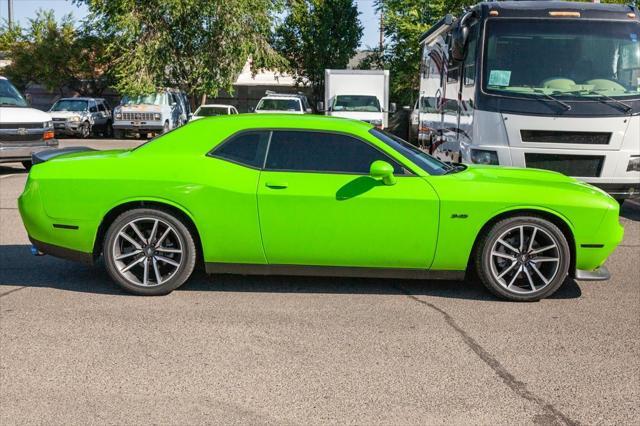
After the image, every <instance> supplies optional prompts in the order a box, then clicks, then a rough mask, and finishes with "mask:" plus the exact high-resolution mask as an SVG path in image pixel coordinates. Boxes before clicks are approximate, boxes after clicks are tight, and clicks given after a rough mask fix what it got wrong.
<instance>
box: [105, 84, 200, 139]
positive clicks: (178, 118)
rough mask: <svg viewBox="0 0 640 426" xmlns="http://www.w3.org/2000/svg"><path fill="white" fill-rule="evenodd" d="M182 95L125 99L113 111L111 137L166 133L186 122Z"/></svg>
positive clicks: (163, 93)
mask: <svg viewBox="0 0 640 426" xmlns="http://www.w3.org/2000/svg"><path fill="white" fill-rule="evenodd" d="M184 99H185V97H184V96H183V95H182V93H180V92H178V91H174V90H164V91H161V92H158V93H152V94H150V95H140V96H124V97H123V98H122V101H121V102H120V105H118V106H117V107H116V108H114V110H113V134H114V136H115V137H116V138H121V137H123V136H125V135H126V134H139V135H141V136H143V135H146V134H148V133H166V132H168V131H169V130H172V129H175V128H176V127H179V126H181V125H183V124H185V123H186V122H187V121H188V120H189V113H188V111H187V107H186V105H185V102H184Z"/></svg>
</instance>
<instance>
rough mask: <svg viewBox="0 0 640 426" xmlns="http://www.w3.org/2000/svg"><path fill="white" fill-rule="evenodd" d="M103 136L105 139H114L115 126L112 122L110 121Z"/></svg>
mask: <svg viewBox="0 0 640 426" xmlns="http://www.w3.org/2000/svg"><path fill="white" fill-rule="evenodd" d="M102 136H104V137H105V138H111V137H113V124H112V123H111V122H110V121H108V122H107V124H106V125H105V126H104V132H103V133H102Z"/></svg>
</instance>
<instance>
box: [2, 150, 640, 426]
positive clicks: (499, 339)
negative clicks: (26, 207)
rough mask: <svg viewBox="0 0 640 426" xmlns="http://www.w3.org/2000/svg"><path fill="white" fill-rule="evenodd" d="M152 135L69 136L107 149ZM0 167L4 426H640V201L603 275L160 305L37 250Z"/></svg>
mask: <svg viewBox="0 0 640 426" xmlns="http://www.w3.org/2000/svg"><path fill="white" fill-rule="evenodd" d="M137 143H140V141H135V140H130V141H111V140H95V141H78V140H63V141H62V143H61V145H62V146H78V145H87V146H92V147H97V148H102V149H107V148H121V147H127V146H133V145H135V144H137ZM26 177H27V174H26V173H25V172H24V171H23V170H22V169H21V167H20V165H19V164H2V165H0V424H2V425H11V424H36V423H37V424H48V425H50V424H61V425H62V424H65V425H69V424H98V423H99V424H122V425H125V424H126V425H130V424H141V423H154V424H180V425H186V424H189V425H196V424H205V423H216V424H219V423H223V424H240V423H241V424H247V423H251V424H394V425H396V424H444V423H447V424H510V425H511V424H612V425H613V424H616V425H619V424H638V423H639V421H640V205H639V204H637V203H625V206H624V208H623V210H622V218H621V222H622V223H623V225H624V227H625V239H624V241H623V243H622V244H621V245H620V247H618V249H617V250H616V251H615V253H614V254H613V256H612V257H611V258H610V259H609V261H608V262H607V267H608V268H609V270H610V271H611V273H612V276H613V277H612V279H611V280H610V281H607V282H576V281H574V280H570V279H569V280H567V281H566V282H565V284H564V285H563V287H562V288H561V289H560V290H559V291H558V292H557V293H556V294H555V295H554V296H553V297H552V298H550V299H546V300H543V301H540V302H537V303H524V304H523V303H510V302H503V301H499V300H497V299H495V298H494V297H493V296H491V295H490V294H489V293H488V292H487V291H486V290H485V289H484V288H483V287H482V286H481V285H480V284H478V283H465V282H445V281H442V282H439V281H403V280H382V279H336V278H301V277H296V278H293V277H245V276H225V275H215V276H206V275H204V274H202V273H198V274H196V276H194V277H193V278H192V280H191V281H190V282H188V283H187V284H186V285H185V286H183V287H182V288H180V289H179V290H176V291H175V292H173V293H172V294H170V295H168V296H164V297H137V296H131V295H128V294H126V293H124V292H122V291H120V290H119V289H118V288H117V287H116V285H115V284H113V283H112V282H111V281H110V280H109V278H108V277H107V274H106V271H105V269H104V266H103V265H102V264H98V265H96V266H93V267H88V266H84V265H81V264H76V263H72V262H68V261H64V260H60V259H56V258H53V257H50V256H43V257H33V256H31V255H30V254H29V242H28V239H27V234H26V232H25V231H24V228H23V226H22V223H21V221H20V217H19V213H18V210H17V206H16V198H17V197H18V195H19V194H20V192H21V191H22V188H23V186H24V183H25V180H26Z"/></svg>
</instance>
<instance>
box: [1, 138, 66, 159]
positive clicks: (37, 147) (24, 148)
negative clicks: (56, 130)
mask: <svg viewBox="0 0 640 426" xmlns="http://www.w3.org/2000/svg"><path fill="white" fill-rule="evenodd" d="M57 147H58V141H57V140H56V139H50V140H48V141H47V142H38V143H35V144H34V143H24V144H18V143H15V144H14V143H12V144H10V145H8V144H0V163H8V162H13V161H25V160H31V154H33V153H34V152H40V151H45V150H47V149H52V148H57Z"/></svg>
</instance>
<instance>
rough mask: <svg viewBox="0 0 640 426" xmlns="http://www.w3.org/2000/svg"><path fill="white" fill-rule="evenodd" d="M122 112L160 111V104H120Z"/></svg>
mask: <svg viewBox="0 0 640 426" xmlns="http://www.w3.org/2000/svg"><path fill="white" fill-rule="evenodd" d="M119 108H120V110H121V111H123V112H161V111H162V106H161V105H144V104H142V105H120V107H119Z"/></svg>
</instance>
